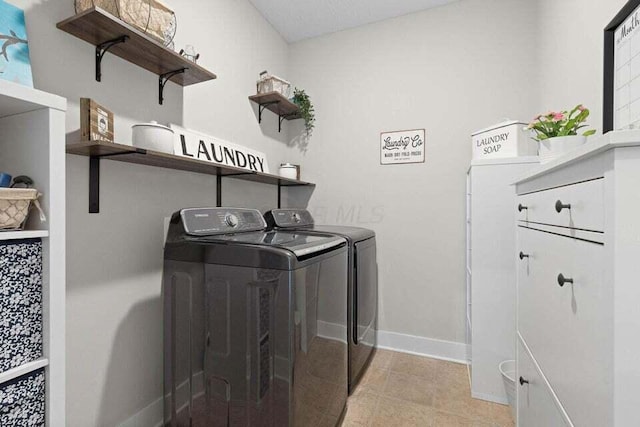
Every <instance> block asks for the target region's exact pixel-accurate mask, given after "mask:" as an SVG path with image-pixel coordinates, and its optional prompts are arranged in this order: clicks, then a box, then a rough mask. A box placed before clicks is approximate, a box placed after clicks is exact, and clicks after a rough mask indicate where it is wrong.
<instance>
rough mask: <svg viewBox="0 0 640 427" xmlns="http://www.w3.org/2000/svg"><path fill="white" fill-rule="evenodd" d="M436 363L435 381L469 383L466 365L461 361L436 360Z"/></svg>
mask: <svg viewBox="0 0 640 427" xmlns="http://www.w3.org/2000/svg"><path fill="white" fill-rule="evenodd" d="M438 362H439V363H438V364H437V365H436V381H437V382H438V383H443V384H451V383H455V384H467V385H468V384H469V371H468V369H467V365H463V364H462V363H454V362H447V361H444V360H440V361H438Z"/></svg>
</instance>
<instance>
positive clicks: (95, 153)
mask: <svg viewBox="0 0 640 427" xmlns="http://www.w3.org/2000/svg"><path fill="white" fill-rule="evenodd" d="M66 151H67V153H68V154H75V155H79V156H87V157H89V158H90V169H89V212H90V213H98V212H100V200H99V195H100V159H103V158H104V159H108V160H116V161H119V162H127V163H136V164H139V165H147V166H155V167H160V168H166V169H175V170H182V171H188V172H195V173H201V174H206V175H214V176H216V177H217V179H218V188H217V200H218V205H220V204H221V192H222V189H221V179H222V178H223V177H229V178H236V179H241V180H244V181H253V182H260V183H263V184H272V185H277V186H278V207H280V188H281V187H299V186H315V184H313V183H310V182H305V181H299V180H295V179H288V178H283V177H281V176H278V175H272V174H268V173H260V172H253V171H249V170H246V169H241V168H236V167H233V166H224V165H218V164H214V163H210V162H205V161H202V160H196V159H190V158H187V157H182V156H175V155H173V154H167V153H160V152H157V151H151V150H145V149H142V148H137V147H133V146H130V145H125V144H115V143H111V142H99V141H86V142H78V143H72V144H67V149H66Z"/></svg>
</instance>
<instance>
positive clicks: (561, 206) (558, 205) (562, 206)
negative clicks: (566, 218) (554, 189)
mask: <svg viewBox="0 0 640 427" xmlns="http://www.w3.org/2000/svg"><path fill="white" fill-rule="evenodd" d="M562 209H569V210H571V204H570V203H569V204H567V205H565V204H564V203H562V202H561V201H560V200H558V201H557V202H556V212H558V213H560V212H562Z"/></svg>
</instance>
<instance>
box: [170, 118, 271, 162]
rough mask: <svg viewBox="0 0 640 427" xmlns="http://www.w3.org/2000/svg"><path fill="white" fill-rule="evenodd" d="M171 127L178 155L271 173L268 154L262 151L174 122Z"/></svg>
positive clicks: (174, 149)
mask: <svg viewBox="0 0 640 427" xmlns="http://www.w3.org/2000/svg"><path fill="white" fill-rule="evenodd" d="M171 129H173V132H174V142H173V152H174V154H175V155H177V156H182V157H189V158H192V159H197V160H203V161H205V162H211V163H216V164H220V165H225V166H234V167H237V168H241V169H247V170H251V171H255V172H263V173H269V164H268V162H267V156H266V155H265V154H264V153H262V152H260V151H255V150H251V149H249V148H247V147H243V146H241V145H237V144H233V143H231V142H228V141H225V140H223V139H220V138H215V137H213V136H210V135H206V134H203V133H200V132H196V131H193V130H190V129H185V128H183V127H182V126H178V125H174V124H172V125H171Z"/></svg>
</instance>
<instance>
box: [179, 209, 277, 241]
mask: <svg viewBox="0 0 640 427" xmlns="http://www.w3.org/2000/svg"><path fill="white" fill-rule="evenodd" d="M180 217H181V219H182V226H183V227H184V230H185V232H186V233H187V234H189V235H191V236H211V235H216V234H230V233H243V232H248V231H260V230H264V229H265V228H266V227H267V224H266V222H265V220H264V218H263V217H262V215H261V214H260V211H258V210H255V209H242V208H193V209H183V210H181V211H180Z"/></svg>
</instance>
